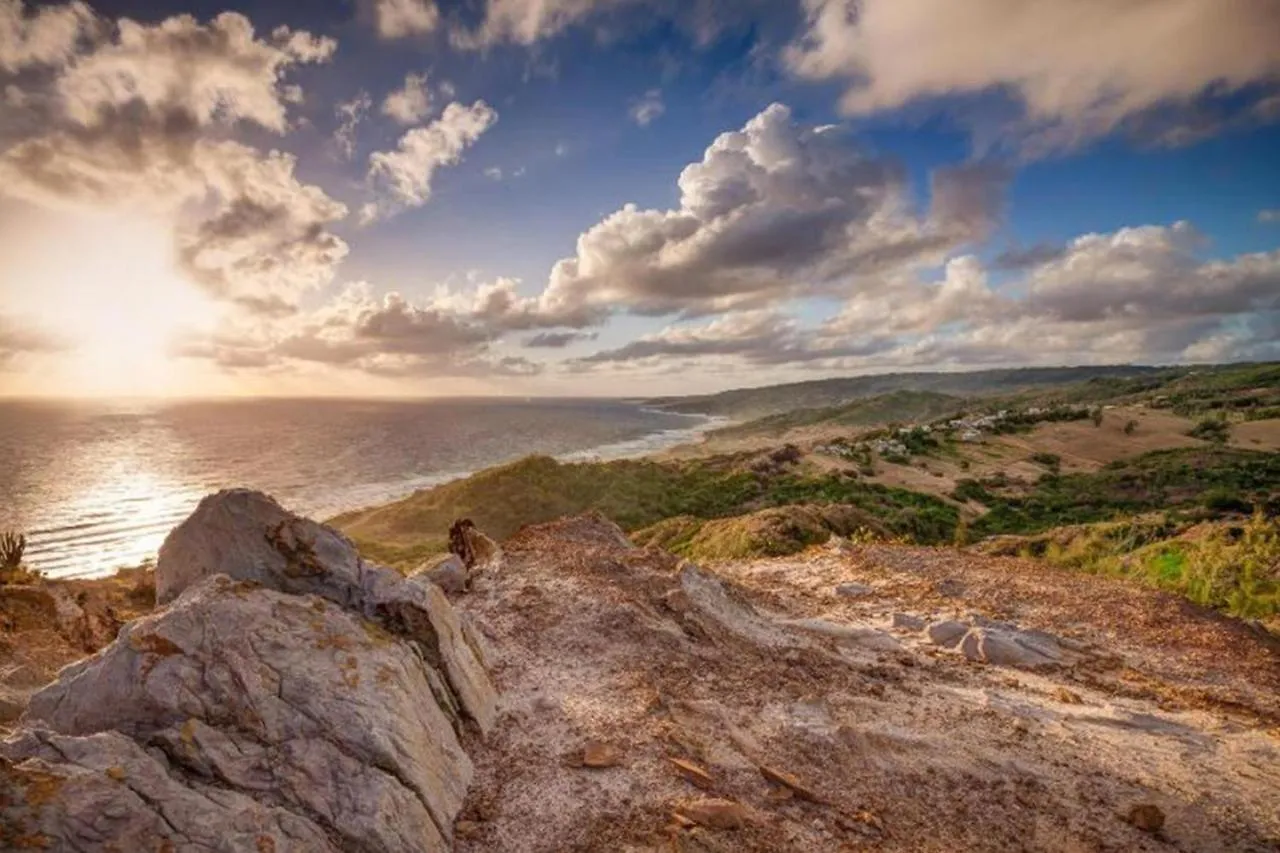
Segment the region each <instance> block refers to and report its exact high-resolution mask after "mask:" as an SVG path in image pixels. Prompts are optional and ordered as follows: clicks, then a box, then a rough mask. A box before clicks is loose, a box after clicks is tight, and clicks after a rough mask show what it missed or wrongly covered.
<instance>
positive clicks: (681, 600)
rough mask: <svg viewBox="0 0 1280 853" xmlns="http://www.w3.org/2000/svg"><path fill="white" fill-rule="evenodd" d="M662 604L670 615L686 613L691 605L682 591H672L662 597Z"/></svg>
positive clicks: (686, 594)
mask: <svg viewBox="0 0 1280 853" xmlns="http://www.w3.org/2000/svg"><path fill="white" fill-rule="evenodd" d="M662 603H663V604H664V605H666V608H667V609H668V610H670V611H671V612H672V613H686V612H688V610H689V608H690V606H691V604H690V602H689V595H688V593H686V592H685V591H684V590H683V589H679V588H676V589H673V590H671V591H670V592H668V593H667V594H666V595H664V596H663V597H662Z"/></svg>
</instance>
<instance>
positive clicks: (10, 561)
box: [0, 531, 27, 572]
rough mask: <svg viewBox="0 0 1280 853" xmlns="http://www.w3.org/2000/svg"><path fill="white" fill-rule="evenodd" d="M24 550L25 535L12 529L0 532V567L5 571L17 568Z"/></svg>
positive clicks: (25, 544) (25, 548) (25, 547)
mask: <svg viewBox="0 0 1280 853" xmlns="http://www.w3.org/2000/svg"><path fill="white" fill-rule="evenodd" d="M26 550H27V537H26V536H24V535H22V534H21V533H14V532H12V531H6V532H5V533H3V534H0V569H3V570H4V571H6V572H11V571H14V570H15V569H17V568H18V566H21V565H22V555H23V554H24V553H25V552H26Z"/></svg>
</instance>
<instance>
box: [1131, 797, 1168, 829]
mask: <svg viewBox="0 0 1280 853" xmlns="http://www.w3.org/2000/svg"><path fill="white" fill-rule="evenodd" d="M1128 820H1129V823H1131V824H1133V825H1134V826H1136V827H1137V828H1138V829H1141V830H1142V831H1143V832H1159V831H1160V830H1161V829H1163V828H1164V812H1163V811H1161V809H1160V807H1159V806H1157V805H1155V804H1154V803H1139V804H1138V805H1136V806H1134V807H1133V808H1131V809H1129V817H1128Z"/></svg>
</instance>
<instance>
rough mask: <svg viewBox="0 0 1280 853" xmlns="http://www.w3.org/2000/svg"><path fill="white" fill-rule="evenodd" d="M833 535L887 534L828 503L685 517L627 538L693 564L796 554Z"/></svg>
mask: <svg viewBox="0 0 1280 853" xmlns="http://www.w3.org/2000/svg"><path fill="white" fill-rule="evenodd" d="M832 534H835V535H838V536H854V537H857V538H858V539H861V540H868V539H883V538H885V537H886V535H887V534H886V531H885V529H884V528H883V526H882V525H881V524H880V523H879V522H877V521H876V520H875V519H874V518H872V517H871V516H870V515H868V514H867V513H865V512H863V511H861V510H859V509H857V508H856V507H852V506H847V505H841V504H827V505H799V506H785V507H771V508H769V509H763V510H758V511H757V512H753V513H748V514H746V515H740V516H735V517H733V518H722V519H714V520H710V521H708V520H706V519H701V518H694V517H693V516H687V515H683V516H679V517H677V518H669V519H666V520H664V521H660V522H658V523H657V524H654V525H652V526H650V527H646V528H643V529H641V530H638V531H636V532H634V533H632V534H631V539H632V541H634V542H635V543H636V544H637V545H651V546H656V547H660V548H665V549H667V550H668V551H672V552H674V553H676V554H681V555H683V556H685V557H689V558H690V559H694V560H732V559H742V558H746V557H781V556H785V555H787V554H795V553H797V552H799V551H802V550H804V549H805V548H807V547H808V546H810V545H817V544H821V543H822V542H825V541H827V539H828V538H830V537H831V535H832Z"/></svg>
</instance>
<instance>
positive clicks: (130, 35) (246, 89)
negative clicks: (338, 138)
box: [57, 12, 337, 133]
mask: <svg viewBox="0 0 1280 853" xmlns="http://www.w3.org/2000/svg"><path fill="white" fill-rule="evenodd" d="M336 46H337V45H336V42H334V41H333V40H332V39H328V38H319V37H316V36H313V35H311V34H310V33H305V32H295V31H293V30H290V29H289V28H288V27H280V28H278V29H277V30H275V31H274V32H273V33H272V34H271V36H270V39H269V40H264V39H261V38H258V37H257V36H256V35H255V33H254V29H253V24H252V22H251V21H250V20H249V19H248V18H246V17H244V16H243V15H240V14H237V13H234V12H223V13H222V14H220V15H218V16H217V17H216V18H214V19H213V20H212V21H210V22H209V23H208V24H201V23H200V22H198V21H197V20H196V19H195V18H194V17H192V16H190V15H178V16H175V17H172V18H167V19H165V20H164V21H161V22H160V23H159V24H155V25H145V24H139V23H137V22H134V21H131V20H129V19H127V18H124V19H121V20H120V21H119V22H118V24H117V32H116V37H115V39H114V40H113V41H110V42H107V43H104V44H102V45H100V46H98V47H97V48H96V49H94V50H93V51H92V52H90V53H88V54H85V55H84V56H81V57H79V58H78V59H77V60H76V61H75V62H74V63H73V64H71V65H70V66H69V67H68V68H67V69H66V71H65V72H64V73H63V74H62V75H61V77H60V78H59V80H58V83H57V89H58V93H59V95H60V96H61V99H62V103H63V105H64V109H65V111H66V115H67V117H68V118H69V119H71V120H72V121H73V122H75V123H76V124H78V125H80V126H82V127H92V126H94V125H95V124H97V123H98V122H99V121H100V120H101V119H102V115H103V113H104V111H110V110H113V109H120V108H123V107H125V106H128V105H131V104H135V103H141V104H143V105H145V106H146V107H147V108H148V109H150V110H153V111H162V110H163V111H177V110H181V111H182V112H183V113H184V114H185V115H187V116H189V117H190V118H191V119H192V120H194V121H195V123H196V124H197V125H199V126H202V127H204V126H208V125H211V124H215V123H216V124H226V125H232V124H235V123H236V122H239V121H245V122H250V123H253V124H257V125H259V126H261V127H263V128H266V129H267V130H270V131H274V132H276V133H283V132H284V131H285V130H286V129H287V127H288V124H287V120H286V112H287V107H288V103H289V102H291V101H293V100H296V91H295V90H294V89H293V88H292V87H288V86H285V85H283V84H282V76H283V74H284V73H285V72H286V71H287V70H288V69H289V68H291V67H292V66H295V65H298V64H304V63H314V62H325V61H327V60H328V59H329V58H330V57H332V55H333V52H334V50H335V49H336Z"/></svg>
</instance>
